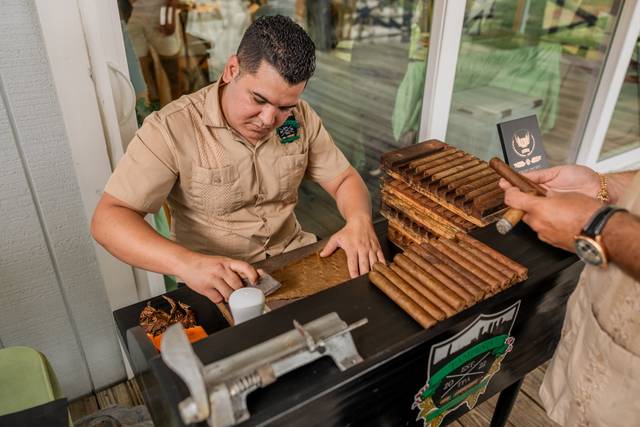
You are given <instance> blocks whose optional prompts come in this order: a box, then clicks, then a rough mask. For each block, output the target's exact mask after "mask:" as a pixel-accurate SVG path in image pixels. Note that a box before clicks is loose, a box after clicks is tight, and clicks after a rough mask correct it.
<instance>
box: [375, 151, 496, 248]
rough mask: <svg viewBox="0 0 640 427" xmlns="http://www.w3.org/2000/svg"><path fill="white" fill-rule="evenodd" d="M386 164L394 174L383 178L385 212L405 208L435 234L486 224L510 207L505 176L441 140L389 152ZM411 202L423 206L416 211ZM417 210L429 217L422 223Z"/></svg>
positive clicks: (387, 172)
mask: <svg viewBox="0 0 640 427" xmlns="http://www.w3.org/2000/svg"><path fill="white" fill-rule="evenodd" d="M381 167H382V169H383V170H384V172H386V174H387V175H388V177H389V178H388V179H386V180H384V181H383V183H382V204H383V206H382V207H383V209H382V211H383V214H385V210H386V211H387V213H386V215H385V216H387V218H389V217H393V216H394V215H393V210H394V209H395V210H400V211H402V212H403V213H404V214H405V215H406V216H408V217H409V219H410V220H411V221H412V222H414V223H418V224H421V225H422V226H424V227H426V228H427V229H429V230H430V231H431V233H432V234H434V235H437V236H442V237H451V233H455V232H458V231H468V230H470V229H471V228H473V227H474V226H485V225H487V224H489V223H491V222H493V221H494V220H495V219H496V217H497V216H498V215H499V213H500V212H502V211H503V210H504V209H505V205H504V192H503V191H502V189H501V188H500V187H499V185H498V181H499V180H500V175H498V174H497V173H496V172H495V171H494V170H493V169H492V168H490V167H489V165H488V164H487V163H486V162H484V161H482V160H480V159H478V158H477V157H475V156H472V155H470V154H468V153H465V152H464V151H461V150H458V149H456V148H454V147H451V146H449V145H447V144H445V143H443V142H441V141H436V140H431V141H427V142H423V143H420V144H416V145H412V146H410V147H406V148H402V149H400V150H396V151H392V152H390V153H386V154H384V155H383V156H382V162H381ZM427 200H430V201H431V202H432V203H427V202H426V201H427ZM399 205H401V206H400V208H398V206H399ZM407 206H408V207H415V206H420V207H421V209H420V210H415V209H414V210H413V211H412V210H411V209H407ZM412 213H419V215H418V216H419V217H420V218H424V217H425V215H426V216H428V217H429V220H430V222H429V223H428V224H427V223H425V221H426V220H423V221H422V223H421V222H420V221H417V220H416V218H414V217H412V216H411V214H412ZM436 223H437V224H436Z"/></svg>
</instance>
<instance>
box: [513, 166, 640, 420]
mask: <svg viewBox="0 0 640 427" xmlns="http://www.w3.org/2000/svg"><path fill="white" fill-rule="evenodd" d="M525 175H526V177H528V178H529V179H530V180H531V181H533V182H534V183H537V184H540V185H541V186H542V187H543V188H544V189H546V196H545V197H541V196H534V195H531V194H525V193H523V192H521V191H519V190H518V189H517V188H515V187H513V186H511V185H510V184H508V183H507V182H506V181H504V180H502V181H501V182H500V185H501V186H502V187H503V188H504V189H505V191H506V193H505V203H506V204H507V205H509V206H511V207H513V208H516V209H520V210H523V211H524V212H525V215H524V217H523V220H524V221H525V222H526V223H527V224H529V225H530V226H531V228H533V229H534V230H535V231H536V232H537V233H538V236H539V237H540V239H542V240H544V241H546V242H548V243H550V244H552V245H554V246H557V247H560V248H563V249H566V250H570V251H572V252H576V253H577V254H578V255H579V256H580V258H581V259H582V260H583V261H584V262H585V263H586V268H585V270H584V272H583V273H582V276H581V277H580V281H579V283H578V286H577V288H576V290H575V291H574V293H573V295H572V296H571V298H570V299H569V303H568V305H567V314H566V318H565V323H564V327H563V331H562V340H561V341H560V343H559V345H558V348H557V349H556V353H555V355H554V358H553V360H552V362H551V364H550V365H549V368H548V369H547V372H546V375H545V379H544V382H543V384H542V387H541V389H540V395H541V397H542V400H543V402H544V404H545V407H546V409H547V413H548V414H549V416H550V417H551V418H552V419H553V420H554V421H556V422H558V423H560V424H564V425H568V426H585V425H590V426H605V425H606V426H629V425H638V424H640V399H639V398H638V396H640V283H639V282H640V219H639V218H638V214H640V173H638V172H637V171H636V172H622V173H613V174H606V175H599V174H597V173H596V172H594V171H592V170H591V169H589V168H587V167H584V166H559V167H554V168H550V169H544V170H540V171H535V172H531V173H528V174H525Z"/></svg>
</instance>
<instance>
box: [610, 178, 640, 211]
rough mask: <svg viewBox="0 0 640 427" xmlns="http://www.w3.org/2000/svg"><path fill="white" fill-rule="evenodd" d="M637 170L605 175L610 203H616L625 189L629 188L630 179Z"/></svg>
mask: <svg viewBox="0 0 640 427" xmlns="http://www.w3.org/2000/svg"><path fill="white" fill-rule="evenodd" d="M637 172H638V171H628V172H616V173H608V174H606V175H605V176H606V177H607V189H608V191H609V199H610V200H611V203H613V204H616V203H618V201H619V200H620V198H621V197H622V195H623V194H624V192H625V191H626V189H627V188H629V185H630V184H631V180H632V179H633V177H634V176H635V175H636V173H637Z"/></svg>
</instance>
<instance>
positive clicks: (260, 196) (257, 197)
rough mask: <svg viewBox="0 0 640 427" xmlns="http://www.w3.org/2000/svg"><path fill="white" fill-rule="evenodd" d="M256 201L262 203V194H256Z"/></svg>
mask: <svg viewBox="0 0 640 427" xmlns="http://www.w3.org/2000/svg"><path fill="white" fill-rule="evenodd" d="M256 202H258V203H262V202H264V195H262V194H258V195H257V196H256Z"/></svg>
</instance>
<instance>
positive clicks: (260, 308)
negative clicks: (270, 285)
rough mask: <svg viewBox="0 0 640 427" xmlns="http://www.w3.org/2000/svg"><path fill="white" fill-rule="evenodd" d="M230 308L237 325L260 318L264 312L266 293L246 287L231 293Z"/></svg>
mask: <svg viewBox="0 0 640 427" xmlns="http://www.w3.org/2000/svg"><path fill="white" fill-rule="evenodd" d="M229 308H230V309H231V315H232V316H233V321H234V323H235V324H236V325H238V324H240V323H242V322H246V321H247V320H250V319H253V318H254V317H258V316H260V315H261V314H262V313H263V312H264V293H263V292H262V291H261V290H260V289H258V288H253V287H248V286H247V287H244V288H240V289H237V290H235V291H233V292H232V293H231V296H230V297H229Z"/></svg>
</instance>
